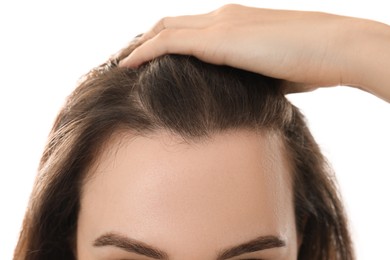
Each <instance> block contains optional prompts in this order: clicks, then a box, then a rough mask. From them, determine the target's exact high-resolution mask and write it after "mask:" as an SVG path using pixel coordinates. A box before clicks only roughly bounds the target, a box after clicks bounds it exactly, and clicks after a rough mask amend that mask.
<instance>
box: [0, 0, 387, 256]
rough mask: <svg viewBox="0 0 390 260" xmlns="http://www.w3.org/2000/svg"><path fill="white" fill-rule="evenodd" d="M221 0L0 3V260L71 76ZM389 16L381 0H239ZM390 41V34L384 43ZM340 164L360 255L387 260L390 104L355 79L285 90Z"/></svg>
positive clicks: (11, 244) (11, 238)
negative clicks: (164, 20)
mask: <svg viewBox="0 0 390 260" xmlns="http://www.w3.org/2000/svg"><path fill="white" fill-rule="evenodd" d="M226 3H228V1H222V0H221V1H217V0H213V1H184V0H182V1H170V0H164V1H145V0H138V1H104V2H103V1H90V2H88V1H73V2H71V1H62V2H59V1H46V2H43V1H24V2H21V1H12V2H11V1H9V2H8V3H7V2H5V1H2V2H0V58H1V60H0V259H4V260H5V259H11V258H12V251H13V248H14V246H15V243H16V240H17V237H18V232H19V228H20V225H21V222H22V218H23V214H24V210H25V208H26V204H27V201H28V197H29V194H30V191H31V188H32V182H33V179H34V177H35V173H36V168H37V166H38V161H39V158H40V155H41V152H42V150H43V147H44V144H45V142H46V137H47V134H48V132H49V130H50V127H51V125H52V123H53V120H54V117H55V115H56V113H57V111H58V110H59V108H60V107H61V105H62V104H63V101H64V99H65V97H66V96H67V95H68V94H69V93H70V92H71V91H72V90H73V88H74V87H75V85H76V81H77V79H78V78H79V77H80V76H81V75H82V74H84V73H86V72H87V71H88V70H89V69H91V68H92V67H94V66H96V65H98V64H100V63H102V62H104V61H105V60H106V58H108V57H109V56H110V55H111V54H112V53H114V52H116V51H117V50H119V49H120V48H122V47H123V46H124V45H125V44H126V43H127V42H128V41H130V40H131V39H132V38H133V37H134V36H135V35H137V34H139V33H142V32H144V31H145V30H147V29H148V28H149V27H150V26H152V25H153V24H154V23H155V22H156V21H157V20H158V19H159V18H160V17H163V16H168V15H171V16H172V15H181V14H195V13H204V12H209V11H211V10H214V9H216V8H217V7H219V6H221V5H223V4H226ZM236 3H241V4H245V5H250V6H258V7H271V8H280V9H298V10H299V9H301V10H317V11H325V12H333V13H338V14H344V15H349V16H359V17H364V18H370V19H375V20H379V21H382V22H385V23H387V24H390V16H389V14H388V13H389V12H388V8H387V7H386V2H385V1H379V0H376V1H374V0H366V1H356V0H355V1H353V0H348V1H347V0H346V1H340V0H328V1H322V0H305V1H293V0H286V1H282V0H272V1H271V0H269V1H260V0H257V1H249V0H248V1H243V0H242V1H240V0H237V1H236ZM389 46H390V43H389ZM291 100H292V101H293V102H294V103H295V104H296V105H297V106H299V107H300V108H301V109H302V110H303V112H304V113H305V114H306V116H307V118H308V121H309V124H310V126H311V129H312V131H313V134H314V136H315V137H316V139H317V141H318V143H319V144H320V146H321V147H322V149H323V151H324V153H325V154H326V155H327V156H328V158H329V160H330V161H331V163H332V164H333V167H334V168H335V170H336V172H337V176H338V179H339V183H340V186H341V191H342V195H343V197H344V200H345V204H346V207H347V209H348V212H349V217H350V219H351V225H352V230H353V238H354V240H355V243H356V250H357V254H358V259H367V260H371V259H390V252H389V250H388V247H389V242H390V240H389V238H388V236H389V234H390V224H389V219H390V203H389V199H390V187H389V180H390V177H389V174H390V164H389V161H390V156H389V155H390V148H389V147H390V138H389V133H390V122H389V119H390V105H389V104H387V103H386V102H384V101H382V100H380V99H378V98H376V97H374V96H371V95H370V94H367V93H364V92H361V91H358V90H355V89H352V88H347V87H344V88H341V87H338V88H331V89H324V90H318V91H315V92H313V93H308V94H299V95H292V96H291Z"/></svg>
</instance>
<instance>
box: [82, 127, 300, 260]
mask: <svg viewBox="0 0 390 260" xmlns="http://www.w3.org/2000/svg"><path fill="white" fill-rule="evenodd" d="M289 172H290V171H289V164H288V162H287V160H286V156H285V154H284V149H283V145H282V144H281V143H280V141H279V139H278V137H277V136H275V135H269V134H265V133H255V132H252V131H247V130H236V131H234V132H233V131H231V132H224V133H218V134H215V135H213V136H212V138H211V139H208V140H205V141H201V142H184V141H183V140H182V138H180V137H178V136H175V135H173V134H171V133H167V132H158V133H156V134H154V135H153V136H136V137H135V136H132V135H131V133H124V134H123V133H122V134H119V135H116V136H115V137H114V138H113V139H111V140H110V141H109V142H108V145H107V146H106V147H105V149H104V151H103V152H102V154H101V156H100V157H99V159H98V163H97V164H96V165H94V167H92V168H91V169H90V170H89V172H88V175H87V176H88V177H87V178H86V180H85V183H84V186H83V189H82V193H83V194H82V198H81V211H80V213H79V219H78V228H77V250H76V252H77V256H78V259H80V260H87V259H99V260H100V259H101V260H114V259H153V258H151V257H147V256H141V255H139V254H136V253H134V252H129V251H126V250H124V249H121V248H120V246H119V247H118V246H114V245H112V243H111V244H109V245H102V243H100V244H99V243H96V242H94V241H96V239H97V238H99V237H100V236H102V235H104V234H112V233H116V234H120V235H121V236H122V237H127V238H131V239H133V240H137V241H140V242H142V243H143V244H147V245H150V246H153V247H154V248H158V249H159V250H161V251H164V252H165V253H166V254H167V255H168V257H169V259H187V260H195V259H196V260H198V259H205V260H206V259H210V260H211V259H218V257H217V256H218V253H219V252H221V251H223V250H225V249H226V248H230V247H234V246H237V245H239V244H242V243H245V242H248V241H250V240H253V239H255V238H258V237H260V236H275V237H278V238H280V240H282V241H283V243H282V244H281V245H279V246H276V247H274V248H269V249H265V250H260V251H256V250H255V252H249V253H244V254H241V255H240V256H235V257H230V258H228V259H267V260H276V259H277V260H293V259H297V252H298V247H299V237H298V235H297V232H296V229H295V218H294V209H293V199H292V190H291V181H290V179H291V176H290V174H289ZM100 242H101V241H100ZM106 242H107V241H106ZM111 242H112V241H111ZM94 244H95V245H94ZM103 244H104V242H103Z"/></svg>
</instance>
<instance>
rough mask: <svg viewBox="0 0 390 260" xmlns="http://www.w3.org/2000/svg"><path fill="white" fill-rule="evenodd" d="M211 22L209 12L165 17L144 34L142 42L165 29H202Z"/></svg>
mask: <svg viewBox="0 0 390 260" xmlns="http://www.w3.org/2000/svg"><path fill="white" fill-rule="evenodd" d="M210 22H211V17H210V16H209V15H207V14H200V15H183V16H176V17H165V18H162V19H161V20H160V21H158V22H157V23H156V24H155V25H154V26H153V27H152V29H150V30H149V31H148V32H146V33H145V34H143V36H142V37H141V38H140V42H141V43H143V42H146V41H148V40H150V39H152V38H153V37H155V36H156V35H158V34H159V33H160V32H161V31H163V30H165V29H180V28H187V29H195V28H196V29H201V28H204V27H206V26H208V25H209V24H210Z"/></svg>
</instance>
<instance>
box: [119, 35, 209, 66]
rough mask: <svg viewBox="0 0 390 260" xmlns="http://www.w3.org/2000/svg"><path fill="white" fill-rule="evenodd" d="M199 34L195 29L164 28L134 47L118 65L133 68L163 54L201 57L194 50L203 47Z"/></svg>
mask: <svg viewBox="0 0 390 260" xmlns="http://www.w3.org/2000/svg"><path fill="white" fill-rule="evenodd" d="M199 34H200V32H199V30H196V29H164V30H163V31H161V32H160V33H158V34H157V35H156V36H155V37H153V38H151V39H149V40H147V41H146V42H144V43H143V44H142V45H141V46H139V47H138V48H137V49H135V50H134V51H133V52H132V53H131V54H130V55H129V56H127V57H126V58H125V59H123V60H122V61H121V62H120V63H119V66H120V67H130V68H135V67H138V66H140V65H141V64H143V63H144V62H146V61H148V60H152V59H154V58H156V57H159V56H161V55H164V54H182V55H193V56H196V57H198V58H200V59H202V56H204V55H203V54H202V52H200V51H196V52H195V51H194V50H199V49H203V48H202V41H201V37H200V36H199ZM178 39H180V40H178Z"/></svg>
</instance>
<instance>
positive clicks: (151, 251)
mask: <svg viewBox="0 0 390 260" xmlns="http://www.w3.org/2000/svg"><path fill="white" fill-rule="evenodd" d="M93 246H95V247H104V246H114V247H118V248H120V249H123V250H125V251H127V252H131V253H136V254H139V255H143V256H147V257H151V258H153V259H161V260H167V259H169V257H168V254H167V253H166V252H164V251H162V250H160V249H158V248H155V247H153V246H150V245H148V244H146V243H144V242H141V241H138V240H135V239H132V238H129V237H126V236H123V235H120V234H116V233H106V234H104V235H102V236H100V237H99V238H97V239H96V240H95V241H94V242H93Z"/></svg>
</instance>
